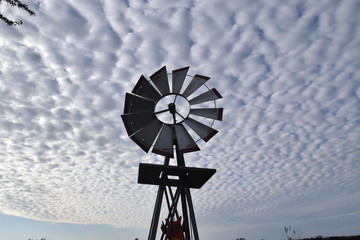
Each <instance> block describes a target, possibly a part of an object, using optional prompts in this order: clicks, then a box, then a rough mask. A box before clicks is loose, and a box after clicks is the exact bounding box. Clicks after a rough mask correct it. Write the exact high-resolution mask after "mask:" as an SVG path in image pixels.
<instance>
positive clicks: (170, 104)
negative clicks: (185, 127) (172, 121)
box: [169, 103, 176, 115]
mask: <svg viewBox="0 0 360 240" xmlns="http://www.w3.org/2000/svg"><path fill="white" fill-rule="evenodd" d="M169 111H170V113H171V114H172V115H174V114H175V113H176V106H175V103H169Z"/></svg>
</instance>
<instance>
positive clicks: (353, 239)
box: [302, 235, 360, 240]
mask: <svg viewBox="0 0 360 240" xmlns="http://www.w3.org/2000/svg"><path fill="white" fill-rule="evenodd" d="M302 240H360V235H358V236H341V237H340V236H339V237H323V236H317V237H314V238H304V239H302Z"/></svg>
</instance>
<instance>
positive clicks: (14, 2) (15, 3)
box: [0, 0, 36, 26]
mask: <svg viewBox="0 0 360 240" xmlns="http://www.w3.org/2000/svg"><path fill="white" fill-rule="evenodd" d="M3 2H5V3H7V4H8V5H10V6H11V7H17V8H20V9H22V10H24V11H26V12H27V13H28V14H29V15H30V16H35V15H36V13H35V11H33V10H31V9H30V8H29V7H28V5H26V4H24V3H22V2H21V1H19V0H0V4H2V3H3ZM0 20H2V21H4V22H5V23H7V24H8V25H10V26H16V25H21V24H23V21H22V20H21V19H15V20H11V19H9V18H7V17H5V16H4V15H3V14H2V13H0Z"/></svg>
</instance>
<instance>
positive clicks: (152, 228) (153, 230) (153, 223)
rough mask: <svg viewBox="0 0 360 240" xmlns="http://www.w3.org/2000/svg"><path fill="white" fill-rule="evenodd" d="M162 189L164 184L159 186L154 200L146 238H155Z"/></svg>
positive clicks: (153, 239) (149, 239) (152, 239)
mask: <svg viewBox="0 0 360 240" xmlns="http://www.w3.org/2000/svg"><path fill="white" fill-rule="evenodd" d="M164 189H165V186H164V185H160V186H159V189H158V193H157V197H156V202H155V208H154V214H153V217H152V220H151V226H150V232H149V237H148V240H155V238H156V230H157V227H158V225H159V217H160V210H161V203H162V199H163V195H164Z"/></svg>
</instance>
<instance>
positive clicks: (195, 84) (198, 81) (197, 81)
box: [183, 74, 210, 97]
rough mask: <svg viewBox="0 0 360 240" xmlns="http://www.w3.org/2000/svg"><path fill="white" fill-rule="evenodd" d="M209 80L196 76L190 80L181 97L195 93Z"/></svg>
mask: <svg viewBox="0 0 360 240" xmlns="http://www.w3.org/2000/svg"><path fill="white" fill-rule="evenodd" d="M209 79H210V78H209V77H205V76H202V75H198V74H196V75H195V77H194V78H193V79H192V80H191V82H190V83H189V85H188V86H187V88H186V89H185V91H184V93H183V96H184V97H188V96H190V95H191V94H192V93H193V92H195V91H196V90H197V89H198V88H199V87H201V86H202V85H203V84H204V83H206V82H207V81H208V80H209Z"/></svg>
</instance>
